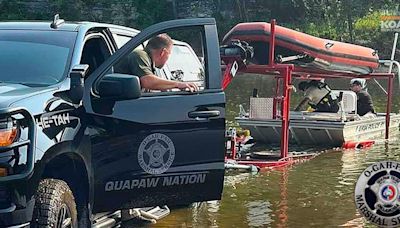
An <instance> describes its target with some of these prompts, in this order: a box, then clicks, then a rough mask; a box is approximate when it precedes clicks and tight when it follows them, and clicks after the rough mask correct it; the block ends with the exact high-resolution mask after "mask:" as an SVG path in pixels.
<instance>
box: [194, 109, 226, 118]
mask: <svg viewBox="0 0 400 228" xmlns="http://www.w3.org/2000/svg"><path fill="white" fill-rule="evenodd" d="M219 114H220V112H219V111H218V110H211V111H192V112H189V113H188V116H189V118H210V117H217V116H219Z"/></svg>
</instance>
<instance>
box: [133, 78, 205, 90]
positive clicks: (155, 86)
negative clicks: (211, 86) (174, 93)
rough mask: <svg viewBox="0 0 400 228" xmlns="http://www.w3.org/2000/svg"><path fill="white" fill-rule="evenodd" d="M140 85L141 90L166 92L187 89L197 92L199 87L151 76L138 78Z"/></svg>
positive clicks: (189, 83)
mask: <svg viewBox="0 0 400 228" xmlns="http://www.w3.org/2000/svg"><path fill="white" fill-rule="evenodd" d="M140 84H141V86H142V88H145V89H150V90H167V89H174V88H178V89H181V90H185V89H188V90H189V91H190V92H196V91H199V87H198V86H197V85H196V84H194V83H191V82H177V81H170V80H165V79H162V78H159V77H157V76H156V75H153V74H149V75H145V76H142V77H140Z"/></svg>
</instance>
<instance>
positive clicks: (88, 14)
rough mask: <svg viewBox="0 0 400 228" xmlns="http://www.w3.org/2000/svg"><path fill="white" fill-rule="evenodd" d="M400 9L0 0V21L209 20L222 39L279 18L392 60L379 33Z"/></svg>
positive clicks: (338, 4)
mask: <svg viewBox="0 0 400 228" xmlns="http://www.w3.org/2000/svg"><path fill="white" fill-rule="evenodd" d="M398 7H399V3H398V0H368V1H367V0H232V1H222V0H30V1H27V0H19V1H16V0H0V20H1V21H7V20H50V19H51V18H52V17H53V15H54V14H55V13H59V14H60V15H61V17H62V18H64V19H66V20H69V21H97V22H106V23H115V24H120V25H124V26H129V27H134V28H137V29H143V28H145V27H147V26H149V25H151V24H155V23H157V22H160V21H165V20H171V19H174V18H187V17H210V16H211V17H215V18H216V20H217V25H218V30H219V34H220V36H223V34H225V33H226V32H227V31H229V29H230V28H231V27H232V26H234V25H235V24H237V23H240V22H249V21H267V22H268V21H270V19H272V18H275V19H277V21H278V24H279V25H282V26H286V27H289V28H292V29H296V30H299V31H302V32H305V33H308V34H311V35H315V36H318V37H322V38H328V39H333V40H338V41H344V42H350V43H356V44H361V45H365V46H369V47H372V48H375V49H377V50H378V51H379V53H380V56H381V57H384V58H388V57H389V54H390V49H391V47H392V42H393V32H382V31H381V29H380V16H381V15H382V14H384V12H385V11H390V10H391V11H393V12H396V11H397V12H398V13H399V14H400V12H399V8H398ZM221 38H222V37H221ZM399 54H400V53H399Z"/></svg>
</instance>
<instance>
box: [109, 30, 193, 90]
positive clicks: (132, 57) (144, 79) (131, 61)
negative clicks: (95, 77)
mask: <svg viewBox="0 0 400 228" xmlns="http://www.w3.org/2000/svg"><path fill="white" fill-rule="evenodd" d="M172 48H173V41H172V39H171V37H169V36H168V35H167V34H165V33H164V34H159V35H157V36H154V37H153V38H151V39H150V40H149V42H148V43H147V45H146V47H145V48H144V50H134V51H132V52H131V53H130V54H129V55H128V57H127V61H124V62H122V63H120V64H119V65H117V71H118V72H119V73H125V74H131V75H136V76H138V77H139V78H140V84H141V86H142V88H143V89H145V91H151V90H160V91H167V90H169V89H174V88H177V89H181V90H186V89H187V90H189V91H191V92H196V91H198V90H199V87H198V86H197V85H196V84H195V83H192V82H179V81H172V80H167V79H162V78H160V77H158V76H157V75H156V72H155V68H159V69H161V68H162V67H163V66H164V65H165V63H166V62H167V60H168V58H169V56H170V55H171V52H172Z"/></svg>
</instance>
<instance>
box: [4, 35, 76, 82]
mask: <svg viewBox="0 0 400 228" xmlns="http://www.w3.org/2000/svg"><path fill="white" fill-rule="evenodd" d="M76 34H77V33H76V32H67V31H37V30H36V31H34V30H0V83H16V84H24V85H27V86H48V85H52V84H55V83H57V82H60V81H61V80H62V79H63V78H64V77H65V75H66V74H67V71H68V68H69V67H68V66H69V63H70V60H71V55H72V49H73V46H74V43H75V39H76Z"/></svg>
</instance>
